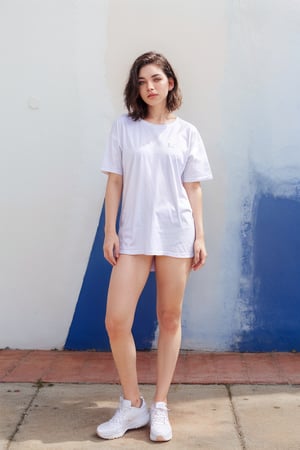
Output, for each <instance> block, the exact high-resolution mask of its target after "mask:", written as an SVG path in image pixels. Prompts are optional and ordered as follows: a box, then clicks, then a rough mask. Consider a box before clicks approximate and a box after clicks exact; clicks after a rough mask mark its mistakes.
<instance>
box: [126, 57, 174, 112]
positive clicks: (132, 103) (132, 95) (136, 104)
mask: <svg viewBox="0 0 300 450" xmlns="http://www.w3.org/2000/svg"><path fill="white" fill-rule="evenodd" d="M147 64H155V65H157V66H158V67H159V68H160V69H161V70H162V71H163V72H164V73H165V75H166V76H167V77H168V78H172V79H173V80H174V88H173V89H172V90H171V91H169V93H168V96H167V109H168V111H169V112H172V111H175V110H176V109H178V108H179V107H180V105H181V103H182V95H181V91H180V89H179V86H178V80H177V78H176V75H175V72H174V70H173V69H172V66H171V64H170V63H169V61H168V60H167V59H166V58H165V57H164V56H163V55H161V54H160V53H155V52H147V53H144V54H143V55H141V56H139V57H138V58H137V59H136V60H135V61H134V63H133V65H132V67H131V69H130V72H129V78H128V81H127V84H126V87H125V89H124V102H125V105H126V107H127V109H128V115H129V116H130V117H131V118H132V119H133V120H140V119H145V117H146V116H147V110H148V105H147V104H146V103H145V102H144V100H142V98H141V97H140V93H139V84H138V78H139V73H140V70H141V68H142V67H144V66H146V65H147Z"/></svg>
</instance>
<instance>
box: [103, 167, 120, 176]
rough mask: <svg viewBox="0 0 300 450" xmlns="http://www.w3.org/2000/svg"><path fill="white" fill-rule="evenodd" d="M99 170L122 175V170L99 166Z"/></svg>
mask: <svg viewBox="0 0 300 450" xmlns="http://www.w3.org/2000/svg"><path fill="white" fill-rule="evenodd" d="M101 172H103V173H105V174H106V175H107V174H108V173H116V174H117V175H123V173H122V171H120V170H117V169H113V168H107V167H101Z"/></svg>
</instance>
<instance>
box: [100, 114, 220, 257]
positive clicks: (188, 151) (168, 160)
mask: <svg viewBox="0 0 300 450" xmlns="http://www.w3.org/2000/svg"><path fill="white" fill-rule="evenodd" d="M101 169H102V171H103V172H105V173H110V172H111V173H116V174H119V175H122V176H123V193H122V206H121V215H120V224H119V232H118V234H119V239H120V253H121V254H129V255H138V254H144V255H166V256H173V257H178V258H187V257H192V256H193V253H194V252H193V244H194V239H195V226H194V220H193V215H192V208H191V205H190V202H189V199H188V196H187V193H186V190H185V188H184V186H183V182H184V181H186V182H193V181H203V180H209V179H211V178H212V174H211V170H210V166H209V162H208V159H207V155H206V151H205V147H204V144H203V142H202V139H201V136H200V134H199V132H198V131H197V129H196V128H195V127H194V126H193V125H191V124H190V123H188V122H186V121H184V120H182V119H180V118H179V117H177V118H176V119H175V120H174V121H173V122H170V123H167V124H153V123H150V122H147V121H145V120H138V121H134V120H132V119H131V118H130V117H129V116H128V115H122V116H120V117H119V118H118V119H117V120H116V121H115V122H114V124H113V126H112V129H111V133H110V137H109V140H108V145H107V147H106V150H105V154H104V159H103V163H102V168H101Z"/></svg>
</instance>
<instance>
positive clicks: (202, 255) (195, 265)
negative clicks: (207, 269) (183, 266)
mask: <svg viewBox="0 0 300 450" xmlns="http://www.w3.org/2000/svg"><path fill="white" fill-rule="evenodd" d="M206 258H207V252H206V248H205V243H204V240H203V239H196V240H195V242H194V259H193V261H192V270H194V271H195V270H199V269H201V267H203V266H204V264H205V261H206Z"/></svg>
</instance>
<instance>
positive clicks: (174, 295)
mask: <svg viewBox="0 0 300 450" xmlns="http://www.w3.org/2000/svg"><path fill="white" fill-rule="evenodd" d="M191 264H192V260H191V258H172V257H168V256H156V280H157V318H158V323H159V338H158V353H157V385H156V392H155V397H154V401H155V402H167V395H168V391H169V388H170V384H171V381H172V378H173V374H174V370H175V367H176V362H177V359H178V353H179V349H180V343H181V311H182V301H183V295H184V290H185V286H186V282H187V279H188V276H189V273H190V271H191Z"/></svg>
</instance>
